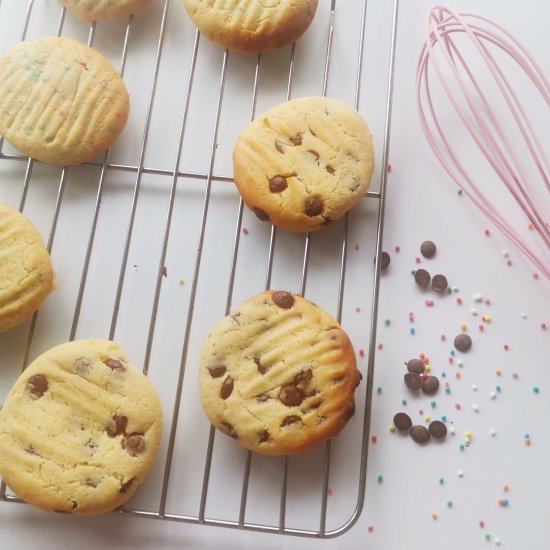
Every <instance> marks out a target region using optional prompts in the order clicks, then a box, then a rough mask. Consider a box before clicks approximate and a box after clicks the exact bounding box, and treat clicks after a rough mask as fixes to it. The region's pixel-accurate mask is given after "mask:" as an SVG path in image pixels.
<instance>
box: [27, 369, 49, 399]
mask: <svg viewBox="0 0 550 550" xmlns="http://www.w3.org/2000/svg"><path fill="white" fill-rule="evenodd" d="M27 389H28V390H29V391H30V392H31V393H32V394H33V395H35V396H36V397H38V398H40V397H42V396H43V395H44V394H45V393H46V391H48V381H47V380H46V377H45V376H44V375H43V374H35V375H34V376H31V377H30V379H29V381H28V382H27Z"/></svg>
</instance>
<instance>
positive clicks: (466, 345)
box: [454, 333, 472, 352]
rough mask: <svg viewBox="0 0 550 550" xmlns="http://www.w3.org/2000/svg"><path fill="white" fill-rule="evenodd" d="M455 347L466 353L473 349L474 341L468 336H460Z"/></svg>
mask: <svg viewBox="0 0 550 550" xmlns="http://www.w3.org/2000/svg"><path fill="white" fill-rule="evenodd" d="M454 346H455V348H456V349H457V350H458V351H462V352H466V351H468V350H469V349H470V348H471V347H472V339H471V338H470V337H469V336H468V335H467V334H464V333H462V334H459V335H458V336H457V337H456V338H455V340H454Z"/></svg>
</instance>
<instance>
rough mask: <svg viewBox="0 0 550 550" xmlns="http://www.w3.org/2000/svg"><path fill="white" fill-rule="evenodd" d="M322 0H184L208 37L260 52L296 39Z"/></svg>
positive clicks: (309, 21) (232, 45)
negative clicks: (261, 0) (258, 0)
mask: <svg viewBox="0 0 550 550" xmlns="http://www.w3.org/2000/svg"><path fill="white" fill-rule="evenodd" d="M317 2H318V0H277V1H276V2H274V1H273V0H269V1H267V2H266V1H263V2H257V1H252V0H184V4H185V8H186V9H187V12H188V13H189V16H190V17H191V19H192V20H193V22H194V23H195V25H197V27H198V28H199V30H200V31H201V33H202V34H204V36H206V38H208V39H209V40H212V41H213V42H216V43H217V44H220V45H221V46H223V47H224V48H228V49H230V50H236V51H238V52H242V53H258V52H265V51H269V50H274V49H276V48H283V47H284V46H288V45H290V44H292V43H293V42H296V40H298V39H299V38H300V37H301V36H302V34H304V32H305V31H306V30H307V28H308V27H309V25H310V23H311V22H312V21H313V18H314V16H315V12H316V11H317Z"/></svg>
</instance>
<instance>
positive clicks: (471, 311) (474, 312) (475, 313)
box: [470, 307, 478, 316]
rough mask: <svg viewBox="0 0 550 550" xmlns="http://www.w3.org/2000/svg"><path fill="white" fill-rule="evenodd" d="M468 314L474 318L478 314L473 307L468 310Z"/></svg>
mask: <svg viewBox="0 0 550 550" xmlns="http://www.w3.org/2000/svg"><path fill="white" fill-rule="evenodd" d="M470 313H471V314H472V315H474V316H476V315H477V313H478V312H477V309H476V308H475V307H473V308H472V309H471V310H470Z"/></svg>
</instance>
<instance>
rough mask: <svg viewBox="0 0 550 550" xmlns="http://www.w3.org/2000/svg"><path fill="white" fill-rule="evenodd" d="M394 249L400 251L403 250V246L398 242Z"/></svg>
mask: <svg viewBox="0 0 550 550" xmlns="http://www.w3.org/2000/svg"><path fill="white" fill-rule="evenodd" d="M394 250H395V251H396V252H399V251H400V250H401V247H400V246H399V245H398V244H396V245H395V248H394Z"/></svg>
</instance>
